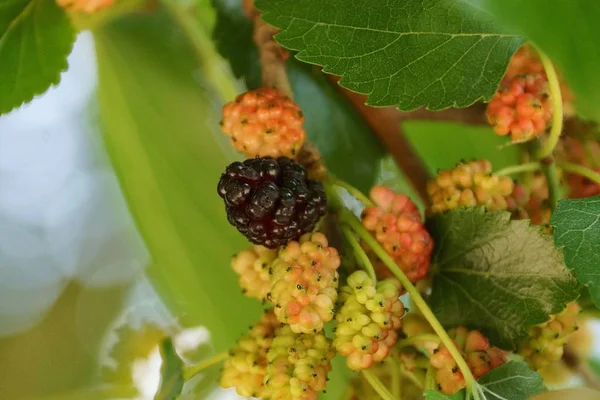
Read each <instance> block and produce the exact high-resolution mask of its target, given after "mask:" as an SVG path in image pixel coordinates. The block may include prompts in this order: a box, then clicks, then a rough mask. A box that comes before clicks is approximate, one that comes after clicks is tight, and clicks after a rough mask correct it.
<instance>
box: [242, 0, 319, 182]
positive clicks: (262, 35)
mask: <svg viewBox="0 0 600 400" xmlns="http://www.w3.org/2000/svg"><path fill="white" fill-rule="evenodd" d="M242 5H243V8H244V11H245V12H246V14H247V15H248V18H250V19H251V20H252V21H253V23H254V32H253V39H254V43H255V44H256V47H257V48H258V54H259V58H260V66H261V79H262V83H263V85H264V86H267V87H272V88H275V89H277V90H279V91H280V92H281V93H283V94H284V95H286V96H288V97H289V98H290V99H293V98H294V93H293V92H292V87H291V85H290V81H289V79H288V76H287V71H286V67H285V61H286V60H287V57H288V53H287V50H285V49H284V48H282V47H281V46H280V45H279V44H278V43H277V42H276V41H275V40H274V39H273V35H274V34H276V33H277V32H278V30H277V28H274V27H273V26H271V25H269V24H267V23H266V22H264V21H263V20H262V19H261V17H260V12H258V11H257V10H256V9H255V8H254V1H253V0H242ZM297 161H298V162H299V163H300V164H302V165H304V167H306V169H307V171H308V175H309V177H310V178H311V179H319V180H322V179H324V178H325V177H326V176H327V169H326V168H325V165H324V164H323V158H322V157H321V154H320V153H319V150H318V149H317V148H316V147H315V146H313V145H312V144H311V143H310V142H309V141H305V142H304V145H303V146H302V148H301V149H300V152H299V153H298V156H297Z"/></svg>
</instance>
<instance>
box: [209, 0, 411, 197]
mask: <svg viewBox="0 0 600 400" xmlns="http://www.w3.org/2000/svg"><path fill="white" fill-rule="evenodd" d="M213 4H214V5H215V7H216V8H217V23H216V27H215V31H214V33H213V35H214V37H215V40H216V42H217V48H218V50H219V52H220V53H221V54H222V55H223V56H224V57H225V58H226V59H227V60H228V61H229V63H230V65H231V68H232V70H233V72H234V73H235V75H236V76H237V77H240V78H244V79H245V81H246V84H247V86H248V87H249V88H251V89H254V88H257V87H259V86H260V84H261V83H260V65H259V62H258V56H257V52H256V48H255V46H254V43H253V42H252V25H251V23H250V21H249V20H248V18H247V17H246V16H245V15H244V13H243V11H242V10H241V2H240V1H238V0H213ZM287 65H288V74H289V79H290V82H291V84H292V89H293V91H294V100H295V101H296V102H297V103H298V104H299V105H300V107H301V108H302V111H303V113H304V115H305V116H306V122H305V128H306V131H307V134H308V139H309V140H310V141H311V142H312V143H313V144H314V145H315V146H316V147H317V148H318V149H319V150H320V151H321V154H322V155H323V159H324V160H325V164H326V165H327V167H328V168H329V170H330V171H331V172H333V173H334V174H335V175H336V176H337V177H338V178H341V179H343V180H345V181H347V182H349V183H350V184H352V185H353V186H355V187H357V188H358V189H360V190H362V191H363V192H367V191H368V190H369V189H370V187H371V186H372V185H373V183H374V182H375V181H376V179H378V176H377V174H378V165H379V162H380V161H381V160H382V159H383V158H384V157H385V156H386V154H385V152H384V150H383V148H382V147H381V145H380V144H379V142H378V140H377V138H376V137H375V136H374V133H373V131H372V130H371V128H370V127H369V126H368V125H367V124H366V122H365V121H364V120H363V119H362V118H361V116H360V115H359V114H358V113H357V112H356V110H355V109H354V108H353V106H352V105H351V104H350V103H349V102H348V100H347V99H346V98H344V96H343V95H342V94H341V93H339V92H338V90H337V88H336V87H335V85H334V84H333V83H332V82H330V81H329V80H328V79H327V77H326V76H324V75H323V74H322V73H321V72H320V71H319V70H318V69H315V68H313V67H311V66H308V65H305V64H303V63H300V62H299V61H297V60H292V59H290V60H289V61H288V62H287ZM392 167H393V168H390V169H388V171H387V172H388V174H389V173H390V171H391V170H392V169H394V170H395V174H396V179H399V180H400V179H403V177H402V175H401V174H400V173H399V171H398V169H397V168H396V167H395V166H392Z"/></svg>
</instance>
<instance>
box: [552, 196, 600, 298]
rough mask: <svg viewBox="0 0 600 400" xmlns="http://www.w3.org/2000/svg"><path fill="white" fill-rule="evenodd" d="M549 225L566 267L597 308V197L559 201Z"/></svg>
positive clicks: (599, 235) (599, 238) (599, 261)
mask: <svg viewBox="0 0 600 400" xmlns="http://www.w3.org/2000/svg"><path fill="white" fill-rule="evenodd" d="M550 223H551V224H552V225H553V226H554V243H555V244H556V247H559V248H562V249H563V253H564V256H565V264H566V265H567V267H569V268H570V269H572V270H573V272H574V273H575V276H576V277H577V280H578V281H579V282H581V283H582V284H583V285H586V286H587V287H588V289H589V291H590V295H591V297H592V300H593V301H594V303H595V304H596V306H598V307H600V274H598V268H599V267H600V196H594V197H588V198H585V199H574V200H569V199H567V200H561V201H559V202H558V206H557V207H556V211H554V214H552V220H551V222H550Z"/></svg>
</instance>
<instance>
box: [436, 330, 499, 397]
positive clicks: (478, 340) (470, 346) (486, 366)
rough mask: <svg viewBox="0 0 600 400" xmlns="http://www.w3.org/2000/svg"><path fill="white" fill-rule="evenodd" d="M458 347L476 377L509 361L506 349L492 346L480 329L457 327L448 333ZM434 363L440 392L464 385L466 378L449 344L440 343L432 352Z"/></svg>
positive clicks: (455, 389) (453, 389)
mask: <svg viewBox="0 0 600 400" xmlns="http://www.w3.org/2000/svg"><path fill="white" fill-rule="evenodd" d="M448 334H449V335H450V337H451V338H453V339H454V343H455V345H456V347H457V349H458V350H459V351H460V352H461V353H462V355H463V357H464V359H465V360H466V362H467V365H468V366H469V369H470V370H471V373H472V374H473V376H474V377H475V379H479V378H481V377H482V376H483V375H485V374H486V373H488V372H489V371H490V370H491V369H492V368H496V367H497V366H499V365H502V364H504V363H505V362H506V356H505V354H504V352H503V351H502V350H500V349H498V348H496V347H490V343H489V341H488V339H487V338H486V337H485V336H483V335H482V334H481V332H479V331H469V330H468V329H467V328H465V327H458V328H456V329H453V330H450V331H449V332H448ZM430 361H431V365H432V366H433V367H434V368H436V372H435V379H436V381H437V383H438V388H439V390H440V391H442V392H443V393H446V394H454V393H456V392H458V391H459V390H461V389H462V388H464V387H465V378H464V376H463V374H462V373H461V372H460V369H459V368H458V366H457V365H456V361H455V360H454V358H452V355H451V354H450V351H449V350H448V348H447V347H446V346H444V345H443V344H440V346H439V347H438V348H437V349H435V350H434V351H433V355H432V356H431V358H430Z"/></svg>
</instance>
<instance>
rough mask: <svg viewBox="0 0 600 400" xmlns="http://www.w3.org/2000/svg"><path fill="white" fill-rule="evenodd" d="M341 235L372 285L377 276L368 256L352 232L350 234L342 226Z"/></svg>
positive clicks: (347, 229)
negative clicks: (350, 247)
mask: <svg viewBox="0 0 600 400" xmlns="http://www.w3.org/2000/svg"><path fill="white" fill-rule="evenodd" d="M342 233H343V234H344V236H345V237H346V240H348V242H349V243H350V246H352V249H353V250H354V254H355V255H356V256H357V257H358V261H359V263H360V264H361V266H362V267H363V269H364V270H365V271H366V272H367V274H369V278H371V280H372V281H373V282H374V283H375V282H377V275H376V274H375V269H374V268H373V264H371V260H369V256H367V253H366V252H365V250H364V249H363V248H362V247H361V246H360V243H358V240H356V237H354V232H352V230H351V229H350V228H349V227H348V226H347V225H342Z"/></svg>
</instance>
